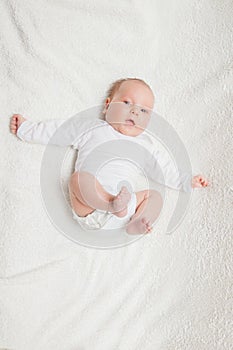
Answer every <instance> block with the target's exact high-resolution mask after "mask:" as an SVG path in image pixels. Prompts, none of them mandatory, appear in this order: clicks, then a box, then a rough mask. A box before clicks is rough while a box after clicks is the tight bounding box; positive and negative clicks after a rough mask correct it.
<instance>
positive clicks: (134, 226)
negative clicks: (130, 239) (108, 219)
mask: <svg viewBox="0 0 233 350" xmlns="http://www.w3.org/2000/svg"><path fill="white" fill-rule="evenodd" d="M151 231H152V227H151V221H150V220H147V219H146V218H145V217H139V218H136V219H131V220H130V222H129V223H128V224H127V225H126V232H127V233H129V234H147V233H150V232H151Z"/></svg>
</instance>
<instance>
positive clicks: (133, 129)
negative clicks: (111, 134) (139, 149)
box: [111, 123, 145, 137]
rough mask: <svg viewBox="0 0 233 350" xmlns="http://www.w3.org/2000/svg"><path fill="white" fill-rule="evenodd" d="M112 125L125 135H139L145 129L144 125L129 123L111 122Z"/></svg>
mask: <svg viewBox="0 0 233 350" xmlns="http://www.w3.org/2000/svg"><path fill="white" fill-rule="evenodd" d="M111 125H112V127H113V128H114V129H115V130H116V131H118V132H120V133H121V134H123V135H126V136H132V137H135V136H138V135H140V134H141V133H142V132H143V131H144V130H145V129H143V128H142V127H140V126H139V125H128V124H123V123H122V124H119V123H118V124H111Z"/></svg>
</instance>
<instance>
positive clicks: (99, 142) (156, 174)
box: [17, 117, 192, 195]
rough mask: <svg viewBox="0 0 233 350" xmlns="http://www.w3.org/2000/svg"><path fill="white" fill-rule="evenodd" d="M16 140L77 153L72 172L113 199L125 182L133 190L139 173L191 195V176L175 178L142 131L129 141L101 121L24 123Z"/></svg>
mask: <svg viewBox="0 0 233 350" xmlns="http://www.w3.org/2000/svg"><path fill="white" fill-rule="evenodd" d="M17 136H18V137H19V138H20V139H21V140H23V141H28V142H33V143H40V144H45V145H47V144H52V145H57V146H72V147H73V148H74V149H76V150H78V157H77V160H76V163H75V171H81V170H82V171H87V172H89V173H91V174H93V175H94V176H95V177H96V178H97V180H98V181H99V182H100V183H101V184H102V186H103V187H104V188H105V190H106V191H108V192H110V193H112V194H113V195H116V194H117V193H118V192H119V188H118V187H117V184H118V183H119V182H121V181H129V182H130V184H131V185H132V188H133V189H134V181H135V179H136V176H137V174H139V173H140V172H141V173H144V175H145V174H146V175H147V176H149V178H150V179H152V180H153V181H155V182H158V183H160V184H164V185H166V186H168V187H170V188H173V189H176V190H183V191H185V192H191V191H192V187H191V178H192V174H189V173H182V174H179V171H178V169H177V168H176V167H175V166H174V164H173V162H172V161H171V159H170V158H169V157H168V155H167V154H166V153H165V152H161V151H159V150H157V149H155V145H154V144H153V143H152V141H151V136H149V134H148V133H147V131H146V130H144V131H143V132H142V133H141V134H140V135H138V136H136V137H132V136H127V135H124V134H122V133H120V132H118V131H116V130H115V129H114V128H113V127H112V126H111V125H110V124H108V123H107V122H106V121H104V120H101V119H97V118H95V119H93V118H92V119H90V118H82V117H79V118H72V119H68V120H57V119H54V120H49V121H43V122H32V121H29V120H26V121H24V122H23V123H22V124H21V125H20V127H19V128H18V130H17Z"/></svg>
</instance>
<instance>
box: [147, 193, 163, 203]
mask: <svg viewBox="0 0 233 350" xmlns="http://www.w3.org/2000/svg"><path fill="white" fill-rule="evenodd" d="M146 196H147V197H146V198H148V197H154V198H155V199H156V201H157V203H160V204H161V205H162V204H163V197H162V195H161V194H160V192H158V191H156V190H149V191H148V193H147V194H146Z"/></svg>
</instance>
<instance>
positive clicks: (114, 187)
mask: <svg viewBox="0 0 233 350" xmlns="http://www.w3.org/2000/svg"><path fill="white" fill-rule="evenodd" d="M79 171H87V172H89V173H91V174H92V175H93V176H95V177H96V179H97V180H98V181H99V182H100V184H101V185H102V186H103V187H104V189H105V190H106V191H107V192H109V193H111V194H113V195H116V194H117V193H119V191H120V189H121V187H122V186H123V185H126V186H127V187H128V189H129V190H130V189H131V190H132V191H135V184H136V180H137V176H138V175H139V174H141V171H140V168H139V167H138V166H137V165H136V164H135V163H134V162H131V161H129V160H122V159H113V160H110V161H108V162H106V163H104V164H101V165H100V166H99V167H96V166H95V168H94V169H93V168H92V167H91V166H88V167H87V166H85V167H83V168H82V166H80V167H79ZM121 183H122V184H121Z"/></svg>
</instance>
